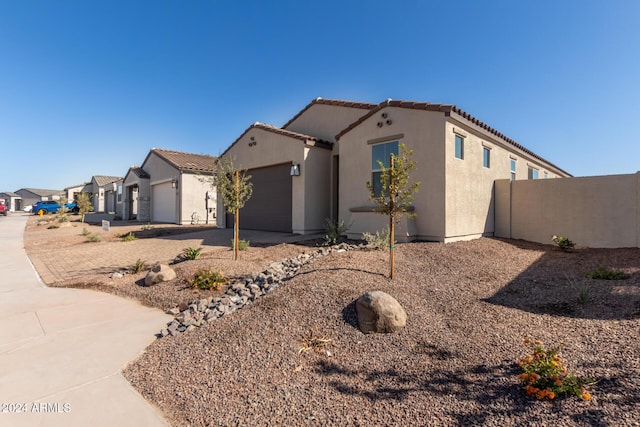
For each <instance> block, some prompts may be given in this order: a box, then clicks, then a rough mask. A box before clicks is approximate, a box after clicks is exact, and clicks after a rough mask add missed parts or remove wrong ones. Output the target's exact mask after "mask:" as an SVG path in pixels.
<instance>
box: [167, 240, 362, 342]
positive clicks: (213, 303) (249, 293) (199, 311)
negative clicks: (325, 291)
mask: <svg viewBox="0 0 640 427" xmlns="http://www.w3.org/2000/svg"><path fill="white" fill-rule="evenodd" d="M364 247H365V245H364V244H348V243H341V244H339V245H335V246H331V247H322V248H319V249H318V250H316V251H314V252H311V253H303V254H300V255H298V256H297V257H295V258H291V259H286V260H284V261H280V262H274V263H271V264H270V265H269V266H268V267H267V269H266V270H264V271H263V272H261V273H260V274H258V275H256V276H254V277H252V278H249V279H244V280H241V281H237V282H235V283H233V284H232V285H231V286H229V288H228V289H227V291H226V292H225V294H224V295H223V296H221V297H216V298H214V297H209V298H204V299H201V300H197V301H194V302H192V303H191V304H189V306H188V307H187V308H186V309H185V310H183V311H180V309H179V308H177V307H175V308H172V309H170V310H168V311H167V313H168V314H172V315H175V316H176V317H175V319H174V320H173V321H171V322H169V323H168V324H167V327H166V328H164V329H162V331H160V333H159V334H158V338H162V337H166V336H167V335H171V336H175V335H178V334H180V333H182V332H186V331H190V330H193V329H195V328H197V327H199V326H202V325H203V324H204V323H206V322H211V321H213V320H216V319H218V318H219V317H222V316H226V315H229V314H231V313H233V312H235V311H237V310H240V309H241V308H243V307H245V306H247V305H249V304H251V303H252V302H254V301H255V300H257V299H258V298H260V297H261V296H263V295H266V294H267V293H269V292H271V291H272V290H274V289H276V288H277V287H278V286H280V285H281V284H282V282H285V281H286V280H288V279H290V278H291V277H293V276H294V275H295V274H296V273H297V272H298V271H299V270H300V269H301V268H302V267H303V266H305V265H306V264H308V263H310V262H311V261H313V260H314V259H316V258H318V257H322V256H325V255H329V254H331V253H333V252H345V251H350V250H357V249H363V248H364Z"/></svg>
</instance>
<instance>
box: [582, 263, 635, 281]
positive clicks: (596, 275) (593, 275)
mask: <svg viewBox="0 0 640 427" xmlns="http://www.w3.org/2000/svg"><path fill="white" fill-rule="evenodd" d="M587 277H588V278H589V279H597V280H625V279H628V278H629V275H628V274H627V273H625V272H624V271H620V270H615V269H613V268H609V267H602V266H601V267H598V269H597V270H594V271H590V272H589V273H587Z"/></svg>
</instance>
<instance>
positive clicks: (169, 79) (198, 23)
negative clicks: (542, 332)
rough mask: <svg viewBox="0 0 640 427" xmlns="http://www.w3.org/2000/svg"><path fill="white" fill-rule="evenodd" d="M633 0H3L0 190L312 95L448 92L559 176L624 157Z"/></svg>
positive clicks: (634, 45) (639, 87) (635, 51)
mask: <svg viewBox="0 0 640 427" xmlns="http://www.w3.org/2000/svg"><path fill="white" fill-rule="evenodd" d="M639 18H640V2H637V1H632V0H629V1H624V0H612V1H609V2H604V1H596V0H582V1H573V0H563V1H547V0H542V1H512V0H509V1H455V2H453V1H452V2H443V1H402V0H398V1H394V2H389V1H377V0H369V1H348V0H342V1H332V0H328V1H322V2H305V1H273V2H271V1H269V2H266V1H203V0H192V1H177V0H147V1H135V0H126V1H120V0H112V1H97V0H96V1H84V0H77V1H68V0H56V1H44V0H42V1H32V0H20V1H3V2H0V147H1V154H2V156H1V158H2V162H1V166H0V191H15V190H18V189H20V188H25V187H34V188H51V189H62V188H64V187H67V186H70V185H74V184H79V183H82V182H84V181H88V180H90V179H91V176H92V175H116V176H124V174H125V173H126V171H127V170H128V168H129V166H131V165H133V164H140V163H141V162H142V161H143V160H144V158H145V157H146V155H147V153H148V152H149V150H150V149H151V148H152V147H157V148H166V149H173V150H179V151H186V152H191V153H206V154H212V155H217V154H219V153H221V152H222V151H223V150H224V149H225V148H226V147H227V146H228V145H229V144H230V143H231V142H233V141H234V140H235V139H236V138H237V137H238V136H239V135H240V134H241V133H242V132H243V131H244V130H245V129H246V128H247V127H248V126H249V125H251V124H252V123H253V122H255V121H260V122H263V123H269V124H273V125H276V126H280V125H282V124H284V123H285V122H286V121H287V120H288V119H289V118H291V117H292V116H293V115H294V114H296V113H297V112H298V111H299V110H300V109H302V108H303V107H304V106H306V105H307V104H308V103H309V102H310V101H311V100H312V99H314V98H316V97H318V96H320V97H323V98H328V99H345V100H354V101H364V102H374V103H377V102H380V101H382V100H384V99H386V98H393V99H403V100H412V101H428V102H441V103H448V104H456V105H457V106H458V107H460V108H462V109H463V110H465V111H467V112H468V113H470V114H472V115H474V116H475V117H477V118H479V119H480V120H482V121H484V122H486V123H488V124H489V125H490V126H492V127H494V128H496V129H498V130H499V131H501V132H503V133H504V134H506V135H507V136H509V137H511V138H513V139H515V140H516V141H518V142H519V143H520V144H522V145H524V146H525V147H527V148H529V149H531V150H533V151H534V152H536V153H537V154H539V155H541V156H542V157H544V158H546V159H547V160H549V161H551V162H553V163H555V164H556V165H558V166H560V167H562V168H563V169H565V170H567V171H568V172H570V173H572V174H574V175H576V176H584V175H606V174H620V173H635V172H636V171H638V170H640V166H639V165H640V142H639V141H638V140H636V137H637V136H638V135H640V83H639V81H638V79H639V77H640V72H639V70H638V68H639V65H640V54H639V52H640V25H638V23H637V21H638V19H639Z"/></svg>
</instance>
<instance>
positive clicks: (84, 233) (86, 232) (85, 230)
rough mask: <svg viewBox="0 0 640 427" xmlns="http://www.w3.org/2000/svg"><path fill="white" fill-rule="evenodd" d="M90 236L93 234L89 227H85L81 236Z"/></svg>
mask: <svg viewBox="0 0 640 427" xmlns="http://www.w3.org/2000/svg"><path fill="white" fill-rule="evenodd" d="M89 234H91V232H90V231H89V230H88V229H87V227H84V228H83V229H82V233H80V235H81V236H85V237H86V236H88V235H89Z"/></svg>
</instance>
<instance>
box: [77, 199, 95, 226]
mask: <svg viewBox="0 0 640 427" xmlns="http://www.w3.org/2000/svg"><path fill="white" fill-rule="evenodd" d="M76 204H77V205H78V212H79V213H80V215H82V216H81V220H80V222H82V223H84V216H85V214H87V213H89V212H91V211H92V210H93V205H92V204H91V196H89V193H86V192H84V193H80V195H79V196H78V200H77V201H76Z"/></svg>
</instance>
